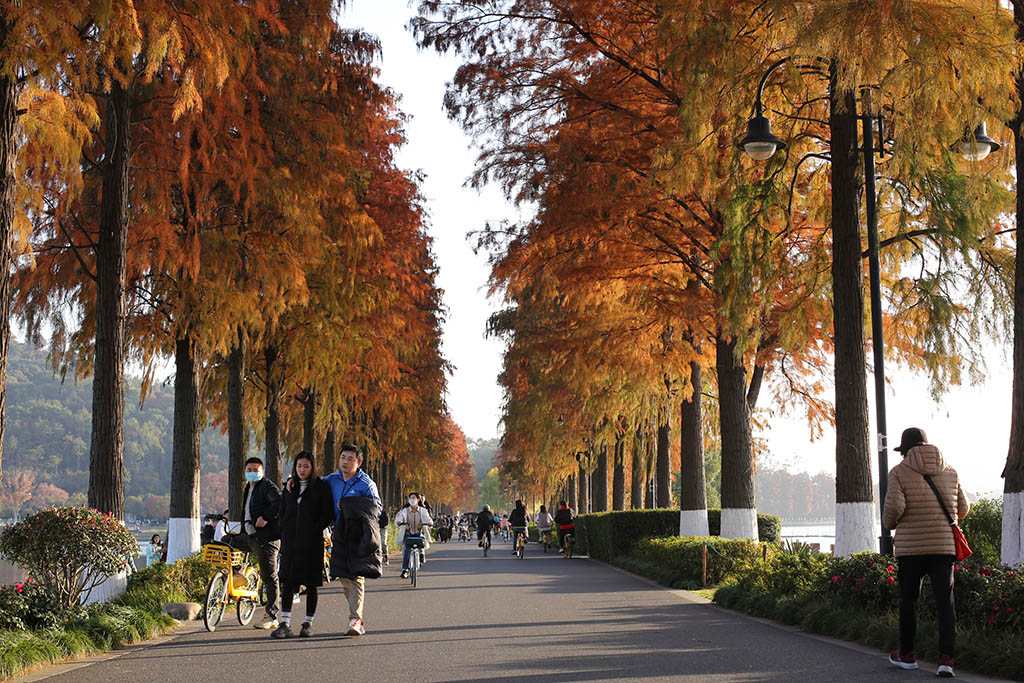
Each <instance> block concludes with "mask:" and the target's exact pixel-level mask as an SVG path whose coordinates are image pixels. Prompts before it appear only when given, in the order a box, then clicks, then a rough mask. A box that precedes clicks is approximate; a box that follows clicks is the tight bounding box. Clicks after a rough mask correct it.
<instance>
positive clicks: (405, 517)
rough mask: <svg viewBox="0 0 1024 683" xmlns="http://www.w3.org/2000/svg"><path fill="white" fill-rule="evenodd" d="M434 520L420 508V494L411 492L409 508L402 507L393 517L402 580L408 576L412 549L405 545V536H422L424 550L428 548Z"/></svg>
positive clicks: (424, 509)
mask: <svg viewBox="0 0 1024 683" xmlns="http://www.w3.org/2000/svg"><path fill="white" fill-rule="evenodd" d="M433 523H434V520H433V519H431V518H430V513H429V512H427V510H426V508H423V507H420V494H419V493H417V492H416V491H413V492H412V493H410V494H409V507H404V508H402V509H401V510H399V511H398V514H397V515H395V525H396V526H397V527H398V545H400V546H402V578H403V579H404V578H407V577H408V576H409V559H410V557H411V555H412V548H410V547H409V546H407V545H406V544H405V537H406V536H423V539H424V540H423V543H424V546H425V548H428V547H430V526H431V525H432V524H433Z"/></svg>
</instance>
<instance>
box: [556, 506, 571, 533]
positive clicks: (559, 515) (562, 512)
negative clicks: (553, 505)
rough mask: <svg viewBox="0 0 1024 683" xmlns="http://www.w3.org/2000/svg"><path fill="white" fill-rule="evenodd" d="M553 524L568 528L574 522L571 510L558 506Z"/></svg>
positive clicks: (560, 527)
mask: <svg viewBox="0 0 1024 683" xmlns="http://www.w3.org/2000/svg"><path fill="white" fill-rule="evenodd" d="M555 524H557V525H558V528H559V529H568V528H570V527H573V526H575V522H573V521H572V510H570V509H569V508H558V512H556V513H555Z"/></svg>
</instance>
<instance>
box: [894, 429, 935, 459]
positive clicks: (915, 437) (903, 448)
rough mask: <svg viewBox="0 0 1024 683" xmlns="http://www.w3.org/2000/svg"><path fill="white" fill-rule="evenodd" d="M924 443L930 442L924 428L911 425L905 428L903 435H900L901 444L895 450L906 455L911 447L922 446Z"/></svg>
mask: <svg viewBox="0 0 1024 683" xmlns="http://www.w3.org/2000/svg"><path fill="white" fill-rule="evenodd" d="M923 443H928V436H927V435H926V434H925V433H924V430H923V429H921V428H920V427H910V428H909V429H904V430H903V436H901V437H900V445H899V446H897V447H896V448H894V449H893V450H895V451H896V452H897V453H902V454H903V455H906V454H907V451H909V450H910V449H911V448H913V447H914V446H920V445H921V444H923Z"/></svg>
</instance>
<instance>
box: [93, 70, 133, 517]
mask: <svg viewBox="0 0 1024 683" xmlns="http://www.w3.org/2000/svg"><path fill="white" fill-rule="evenodd" d="M105 134H106V144H107V149H106V153H105V157H104V160H103V186H102V198H101V201H100V234H99V239H98V242H97V245H96V280H97V292H96V351H95V358H94V361H93V372H94V377H93V384H92V444H91V448H90V452H89V507H91V508H95V509H97V510H99V511H101V512H107V513H110V514H111V515H113V516H114V517H115V518H117V519H124V358H125V346H126V344H125V278H126V275H125V272H126V265H125V264H126V260H127V256H126V251H127V237H128V169H129V164H130V160H131V159H130V158H131V138H130V134H131V97H130V95H129V93H128V92H127V91H125V90H124V88H122V87H121V85H120V83H118V81H117V80H116V79H113V80H112V81H111V85H110V93H109V94H108V95H107V120H106V130H105Z"/></svg>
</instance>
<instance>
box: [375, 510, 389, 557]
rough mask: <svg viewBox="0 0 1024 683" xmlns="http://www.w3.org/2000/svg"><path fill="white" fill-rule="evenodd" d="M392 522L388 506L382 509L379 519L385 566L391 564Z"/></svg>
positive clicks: (381, 548)
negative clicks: (389, 535) (390, 532)
mask: <svg viewBox="0 0 1024 683" xmlns="http://www.w3.org/2000/svg"><path fill="white" fill-rule="evenodd" d="M390 523H391V518H390V517H389V516H388V511H387V508H385V509H383V510H381V511H380V519H379V520H377V526H378V527H379V528H380V551H381V557H382V558H383V561H384V566H385V567H387V566H389V565H390V564H391V562H389V561H388V524H390Z"/></svg>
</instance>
